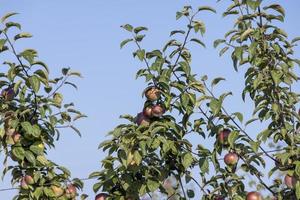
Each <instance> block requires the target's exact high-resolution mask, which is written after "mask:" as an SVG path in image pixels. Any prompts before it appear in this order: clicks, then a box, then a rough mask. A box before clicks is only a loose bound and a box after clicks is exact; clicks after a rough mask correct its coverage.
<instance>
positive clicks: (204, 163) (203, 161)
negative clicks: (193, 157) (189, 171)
mask: <svg viewBox="0 0 300 200" xmlns="http://www.w3.org/2000/svg"><path fill="white" fill-rule="evenodd" d="M199 167H200V170H201V172H202V173H203V174H205V173H208V172H209V163H208V159H207V158H200V159H199Z"/></svg>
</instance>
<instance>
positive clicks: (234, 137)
mask: <svg viewBox="0 0 300 200" xmlns="http://www.w3.org/2000/svg"><path fill="white" fill-rule="evenodd" d="M238 136H239V132H238V131H232V132H231V133H230V134H229V136H228V142H229V145H230V147H231V148H234V144H235V141H236V140H237V139H238Z"/></svg>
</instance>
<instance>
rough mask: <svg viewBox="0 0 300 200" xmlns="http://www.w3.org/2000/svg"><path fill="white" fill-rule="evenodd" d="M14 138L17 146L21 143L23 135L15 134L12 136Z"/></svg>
mask: <svg viewBox="0 0 300 200" xmlns="http://www.w3.org/2000/svg"><path fill="white" fill-rule="evenodd" d="M12 138H13V141H14V143H15V144H16V143H18V142H20V139H21V134H20V133H18V132H14V133H13V135H12Z"/></svg>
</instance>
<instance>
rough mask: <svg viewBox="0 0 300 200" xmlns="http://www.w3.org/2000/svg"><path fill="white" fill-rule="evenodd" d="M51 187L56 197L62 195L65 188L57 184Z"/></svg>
mask: <svg viewBox="0 0 300 200" xmlns="http://www.w3.org/2000/svg"><path fill="white" fill-rule="evenodd" d="M51 189H52V191H53V193H54V194H55V197H57V198H58V197H61V196H62V195H63V194H64V190H63V189H62V188H61V187H58V186H56V185H52V186H51Z"/></svg>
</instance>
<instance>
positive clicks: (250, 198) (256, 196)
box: [246, 192, 262, 200]
mask: <svg viewBox="0 0 300 200" xmlns="http://www.w3.org/2000/svg"><path fill="white" fill-rule="evenodd" d="M246 200H262V196H261V194H260V193H259V192H249V193H248V194H247V197H246Z"/></svg>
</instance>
